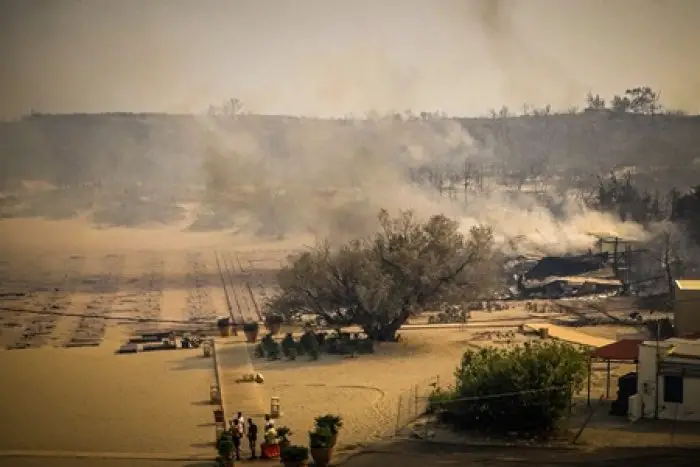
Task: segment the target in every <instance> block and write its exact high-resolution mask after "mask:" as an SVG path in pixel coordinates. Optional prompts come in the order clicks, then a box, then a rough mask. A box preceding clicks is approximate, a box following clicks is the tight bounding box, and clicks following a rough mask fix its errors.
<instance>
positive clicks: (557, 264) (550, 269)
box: [525, 253, 608, 280]
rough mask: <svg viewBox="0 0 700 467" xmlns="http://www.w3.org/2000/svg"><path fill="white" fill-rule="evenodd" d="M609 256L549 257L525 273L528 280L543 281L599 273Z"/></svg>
mask: <svg viewBox="0 0 700 467" xmlns="http://www.w3.org/2000/svg"><path fill="white" fill-rule="evenodd" d="M607 258H608V255H607V254H605V253H603V254H596V255H581V256H547V257H544V258H542V259H541V260H540V261H539V262H538V263H537V264H536V265H535V266H534V267H533V268H532V269H530V270H529V271H528V272H526V273H525V278H526V279H528V280H533V279H534V280H542V279H545V278H547V277H568V276H577V275H580V274H583V273H586V272H591V271H597V270H599V269H602V268H603V267H605V263H606V261H607Z"/></svg>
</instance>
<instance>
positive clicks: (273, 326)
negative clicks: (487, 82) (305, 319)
mask: <svg viewBox="0 0 700 467" xmlns="http://www.w3.org/2000/svg"><path fill="white" fill-rule="evenodd" d="M265 327H266V328H267V330H268V331H270V334H272V335H273V336H274V335H276V334H278V333H279V332H280V329H281V328H282V324H281V323H270V324H265Z"/></svg>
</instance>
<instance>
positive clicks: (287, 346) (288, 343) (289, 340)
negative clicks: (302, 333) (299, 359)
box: [282, 332, 297, 358]
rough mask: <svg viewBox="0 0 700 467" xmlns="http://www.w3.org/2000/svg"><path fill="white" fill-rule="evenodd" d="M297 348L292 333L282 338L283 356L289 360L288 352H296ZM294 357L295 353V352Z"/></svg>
mask: <svg viewBox="0 0 700 467" xmlns="http://www.w3.org/2000/svg"><path fill="white" fill-rule="evenodd" d="M296 348H297V343H296V341H295V340H294V336H292V333H291V332H290V333H287V335H286V336H284V339H282V353H284V356H285V357H287V358H289V353H290V351H292V350H294V351H296ZM295 356H296V352H295Z"/></svg>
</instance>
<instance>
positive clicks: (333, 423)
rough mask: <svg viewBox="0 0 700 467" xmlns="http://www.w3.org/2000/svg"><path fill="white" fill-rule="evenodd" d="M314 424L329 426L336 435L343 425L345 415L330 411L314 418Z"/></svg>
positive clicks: (318, 426)
mask: <svg viewBox="0 0 700 467" xmlns="http://www.w3.org/2000/svg"><path fill="white" fill-rule="evenodd" d="M314 424H315V425H316V427H317V428H327V429H328V430H329V431H330V433H331V434H332V435H335V434H338V431H340V429H341V428H342V427H343V417H341V416H340V415H333V414H330V413H329V414H325V415H319V416H318V417H316V418H314Z"/></svg>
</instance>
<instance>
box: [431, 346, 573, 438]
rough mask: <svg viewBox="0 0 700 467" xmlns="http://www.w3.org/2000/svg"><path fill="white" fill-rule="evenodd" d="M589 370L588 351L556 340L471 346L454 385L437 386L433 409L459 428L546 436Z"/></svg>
mask: <svg viewBox="0 0 700 467" xmlns="http://www.w3.org/2000/svg"><path fill="white" fill-rule="evenodd" d="M586 371H587V357H586V354H585V353H584V352H582V351H581V350H579V349H577V348H576V347H574V346H572V345H571V344H567V343H562V342H557V341H545V342H532V343H526V344H525V345H522V346H519V347H511V348H507V349H497V348H485V349H480V350H468V351H467V352H465V353H464V356H463V357H462V362H461V364H460V366H459V367H458V368H457V370H456V371H455V377H456V381H455V386H454V388H453V389H451V390H449V391H440V390H436V391H435V392H434V393H433V396H432V398H431V402H432V408H433V409H434V410H436V411H437V412H438V413H439V414H440V416H441V418H442V419H443V420H444V421H446V422H451V423H453V424H455V425H457V426H459V427H461V428H468V429H475V430H479V431H485V432H490V433H497V434H506V433H518V434H523V435H528V436H531V435H546V434H548V433H551V432H552V431H553V430H554V429H555V427H556V423H557V421H558V420H560V419H561V417H562V416H563V415H564V413H565V412H566V410H567V409H568V407H569V404H570V401H571V397H572V394H573V392H576V391H578V390H580V389H581V387H582V385H583V380H584V378H585V376H586Z"/></svg>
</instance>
